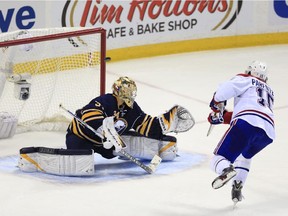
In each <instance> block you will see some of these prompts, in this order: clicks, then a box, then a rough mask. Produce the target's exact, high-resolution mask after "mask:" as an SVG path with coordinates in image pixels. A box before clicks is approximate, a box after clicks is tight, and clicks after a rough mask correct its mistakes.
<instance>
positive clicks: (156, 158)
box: [59, 104, 162, 174]
mask: <svg viewBox="0 0 288 216" xmlns="http://www.w3.org/2000/svg"><path fill="white" fill-rule="evenodd" d="M59 107H60V108H61V109H63V110H64V111H66V112H67V113H69V114H70V115H71V116H73V117H74V118H75V119H76V120H77V121H78V122H79V123H80V124H82V125H83V126H84V127H86V128H88V129H89V130H91V131H92V132H93V133H94V134H96V135H97V136H99V137H100V138H101V139H103V138H104V137H103V135H102V134H100V133H99V132H97V131H96V130H95V129H94V128H93V127H91V126H90V125H88V124H87V123H86V122H84V121H82V119H80V118H79V117H78V116H76V115H75V114H74V113H72V112H71V111H70V110H68V109H66V108H65V107H64V106H63V105H62V104H59ZM109 131H110V130H109ZM111 135H112V136H113V134H111ZM115 140H116V141H117V139H115ZM120 153H121V154H123V155H124V156H125V157H126V158H128V159H129V160H130V161H132V162H133V163H135V164H137V165H138V166H139V167H141V168H142V169H144V170H145V171H146V172H148V173H149V174H152V173H154V172H155V170H156V169H157V167H158V166H159V164H160V163H161V161H162V159H161V157H159V156H158V155H155V156H154V157H153V158H152V160H151V162H150V163H149V165H145V164H143V163H142V162H140V161H139V160H137V159H136V158H135V157H133V156H132V155H130V154H129V153H128V152H126V151H125V150H124V149H121V150H120Z"/></svg>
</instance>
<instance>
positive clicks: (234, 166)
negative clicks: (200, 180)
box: [208, 61, 275, 204]
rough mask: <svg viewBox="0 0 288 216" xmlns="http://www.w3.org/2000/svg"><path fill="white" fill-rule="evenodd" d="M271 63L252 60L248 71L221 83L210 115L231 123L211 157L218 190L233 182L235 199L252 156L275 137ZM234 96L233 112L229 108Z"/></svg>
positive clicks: (217, 121) (212, 120) (215, 120)
mask: <svg viewBox="0 0 288 216" xmlns="http://www.w3.org/2000/svg"><path fill="white" fill-rule="evenodd" d="M267 80H268V77H267V65H266V64H265V63H263V62H260V61H254V62H252V63H251V64H250V65H249V66H248V68H247V70H246V71H245V73H244V74H238V75H236V76H235V77H233V78H232V79H231V80H229V81H227V82H224V83H223V84H221V85H220V86H219V87H218V89H217V91H216V92H215V93H214V96H213V99H212V100H211V102H210V108H211V109H212V110H213V112H211V113H210V114H209V116H208V121H209V122H210V124H212V125H216V124H222V123H230V127H229V129H228V130H227V131H226V133H225V134H224V136H223V137H222V139H221V140H220V142H219V143H218V145H217V147H216V149H215V151H214V156H213V158H212V160H211V169H212V170H213V171H214V172H216V173H217V174H218V175H219V176H218V177H217V178H216V179H215V180H214V181H213V182H212V187H213V188H214V189H218V188H221V187H222V186H223V185H225V184H226V183H227V182H228V181H229V180H231V179H232V180H233V181H232V193H231V195H232V200H233V201H234V203H235V204H236V203H237V202H239V201H241V200H242V198H243V196H242V192H241V190H242V188H243V186H244V184H245V181H246V178H247V175H248V172H249V169H250V164H251V160H252V158H253V157H254V156H255V155H256V154H257V153H259V152H260V151H261V150H263V149H264V148H265V147H266V146H267V145H269V144H270V143H272V142H273V140H274V138H275V128H274V115H273V103H274V92H273V90H272V89H271V87H270V86H269V85H268V84H267ZM232 98H234V109H233V112H229V111H227V110H226V109H225V105H226V102H227V100H229V99H232Z"/></svg>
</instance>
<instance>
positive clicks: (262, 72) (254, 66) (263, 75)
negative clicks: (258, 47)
mask: <svg viewBox="0 0 288 216" xmlns="http://www.w3.org/2000/svg"><path fill="white" fill-rule="evenodd" d="M245 73H246V74H250V75H252V76H255V77H258V78H259V79H261V80H263V81H265V82H266V81H267V80H268V77H267V74H268V71H267V65H266V63H264V62H260V61H253V62H252V63H251V64H250V65H249V66H248V68H247V69H246V71H245Z"/></svg>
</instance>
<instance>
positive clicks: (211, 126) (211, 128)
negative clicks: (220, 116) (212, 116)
mask: <svg viewBox="0 0 288 216" xmlns="http://www.w3.org/2000/svg"><path fill="white" fill-rule="evenodd" d="M213 128H214V125H213V124H210V127H209V129H208V131H207V137H208V136H209V135H210V133H211V132H212V130H213Z"/></svg>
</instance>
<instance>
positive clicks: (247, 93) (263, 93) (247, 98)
mask: <svg viewBox="0 0 288 216" xmlns="http://www.w3.org/2000/svg"><path fill="white" fill-rule="evenodd" d="M231 98H234V109H233V115H232V120H231V121H233V120H234V119H243V120H245V121H246V122H248V123H249V124H251V125H253V126H255V127H259V128H262V129H263V130H265V132H266V134H267V135H268V136H269V137H270V138H271V139H272V140H274V139H275V127H274V114H273V104H274V92H273V90H272V89H271V88H270V87H269V86H268V85H267V84H266V83H265V82H263V81H261V80H260V79H257V78H256V77H253V76H251V75H247V74H238V75H237V76H235V77H233V78H232V79H231V80H229V81H227V82H225V83H223V84H221V85H220V86H219V87H218V89H217V91H216V93H215V95H214V99H215V101H218V102H220V101H225V100H229V99H231Z"/></svg>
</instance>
